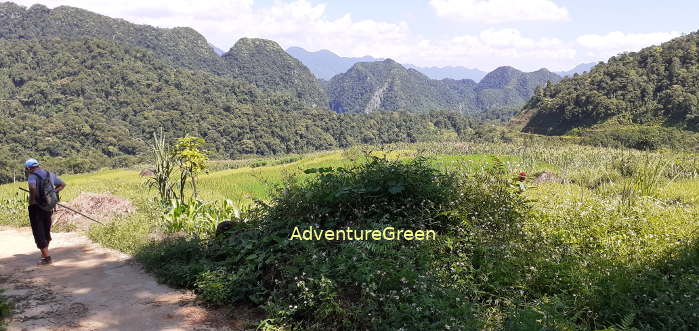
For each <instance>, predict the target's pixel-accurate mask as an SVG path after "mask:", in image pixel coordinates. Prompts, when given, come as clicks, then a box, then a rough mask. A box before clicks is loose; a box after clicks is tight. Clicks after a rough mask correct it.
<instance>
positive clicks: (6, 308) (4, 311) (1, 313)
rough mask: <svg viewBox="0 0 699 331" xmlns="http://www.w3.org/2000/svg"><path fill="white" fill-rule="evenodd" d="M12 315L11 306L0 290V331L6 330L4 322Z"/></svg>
mask: <svg viewBox="0 0 699 331" xmlns="http://www.w3.org/2000/svg"><path fill="white" fill-rule="evenodd" d="M11 313H12V304H10V302H9V301H8V300H7V298H5V297H4V296H3V293H2V290H0V331H4V330H6V328H5V320H6V319H7V318H8V317H10V314H11Z"/></svg>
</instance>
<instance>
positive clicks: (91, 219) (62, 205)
mask: <svg viewBox="0 0 699 331" xmlns="http://www.w3.org/2000/svg"><path fill="white" fill-rule="evenodd" d="M19 189H20V190H22V191H24V192H29V190H27V189H25V188H21V187H19ZM56 204H57V205H59V206H61V207H63V208H65V209H68V210H70V211H72V212H74V213H76V214H78V215H80V216H82V217H85V218H87V219H89V220H90V221H93V222H95V223H99V224H102V225H104V223H102V222H100V221H98V220H96V219H94V218H92V217H90V216H87V215H85V214H83V213H81V212H79V211H77V210H75V209H73V208H70V207H68V206H66V205H64V204H62V203H60V202H58V203H56Z"/></svg>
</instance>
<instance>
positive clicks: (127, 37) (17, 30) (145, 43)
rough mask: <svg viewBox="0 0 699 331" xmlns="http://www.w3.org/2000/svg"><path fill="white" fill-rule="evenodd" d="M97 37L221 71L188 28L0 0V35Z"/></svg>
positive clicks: (209, 50) (203, 43)
mask: <svg viewBox="0 0 699 331" xmlns="http://www.w3.org/2000/svg"><path fill="white" fill-rule="evenodd" d="M51 37H59V38H62V39H80V38H85V37H88V38H97V39H104V40H111V41H119V42H123V43H125V44H127V45H131V46H138V47H143V48H146V49H149V50H151V51H153V52H154V53H155V54H157V55H158V56H160V57H161V59H162V60H163V61H165V62H168V63H171V64H174V65H178V66H183V67H186V68H190V69H201V70H206V71H209V72H214V73H224V72H226V69H225V68H224V63H223V61H222V60H221V58H220V57H219V56H218V55H216V53H215V52H214V51H213V49H212V48H211V47H210V46H209V44H208V43H207V41H206V39H205V38H204V36H202V35H201V34H199V33H198V32H197V31H195V30H194V29H192V28H173V29H159V28H154V27H152V26H149V25H138V24H133V23H130V22H127V21H125V20H122V19H115V18H111V17H107V16H103V15H99V14H96V13H93V12H90V11H87V10H84V9H79V8H74V7H68V6H60V7H56V8H54V9H48V8H47V7H46V6H43V5H39V4H37V5H34V6H31V7H30V8H25V7H23V6H19V5H16V4H14V3H11V2H4V3H0V38H1V39H31V38H51Z"/></svg>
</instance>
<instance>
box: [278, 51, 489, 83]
mask: <svg viewBox="0 0 699 331" xmlns="http://www.w3.org/2000/svg"><path fill="white" fill-rule="evenodd" d="M286 52H287V53H289V54H290V55H291V56H293V57H295V58H297V59H299V60H300V61H301V62H303V64H305V65H306V66H307V67H308V69H310V70H311V72H313V74H314V75H315V76H316V77H318V78H320V79H325V80H330V79H331V78H333V76H335V75H338V74H341V73H344V72H346V71H347V70H349V69H350V68H351V67H352V66H353V65H354V64H355V63H359V62H375V61H383V60H385V59H382V58H374V57H371V56H363V57H343V56H339V55H337V54H335V53H333V52H331V51H328V50H325V49H323V50H320V51H316V52H309V51H307V50H305V49H303V48H301V47H289V48H287V50H286ZM404 66H405V67H406V68H408V69H415V70H417V71H419V72H421V73H423V74H424V75H426V76H427V77H429V78H432V79H446V78H451V79H456V80H460V79H471V80H474V81H476V82H477V81H479V80H481V78H483V76H485V74H486V73H485V72H483V71H480V70H478V69H472V68H465V67H457V66H448V67H419V66H415V65H412V64H406V65H404Z"/></svg>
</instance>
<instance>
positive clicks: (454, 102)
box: [328, 59, 560, 118]
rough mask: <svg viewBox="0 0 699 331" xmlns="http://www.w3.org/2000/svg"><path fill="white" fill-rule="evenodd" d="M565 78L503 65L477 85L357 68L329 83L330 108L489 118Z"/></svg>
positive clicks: (373, 66)
mask: <svg viewBox="0 0 699 331" xmlns="http://www.w3.org/2000/svg"><path fill="white" fill-rule="evenodd" d="M558 80H560V77H559V76H558V75H556V74H554V73H551V72H549V71H548V70H546V69H541V70H539V71H535V72H531V73H525V72H521V71H519V70H517V69H514V68H511V67H501V68H498V69H496V70H494V71H493V72H491V73H489V74H488V75H486V76H485V77H484V78H483V79H482V80H481V82H480V83H478V84H476V83H475V82H474V81H472V80H470V79H464V80H453V79H444V80H433V79H429V78H428V77H427V76H425V75H423V74H421V73H419V72H417V71H416V70H414V69H406V68H404V67H403V66H401V65H400V64H398V63H396V62H395V61H393V60H390V59H389V60H385V61H381V62H365V63H357V64H355V65H354V66H353V67H352V68H351V69H350V70H349V71H347V72H346V73H344V74H340V75H337V76H335V77H334V78H333V79H331V80H330V82H329V84H328V95H329V97H330V102H331V104H330V107H331V108H332V109H333V110H335V111H337V112H350V113H357V112H363V113H371V112H374V111H386V110H388V111H391V110H406V111H417V112H419V111H431V110H447V111H456V112H460V113H468V114H480V113H484V112H488V113H490V114H488V115H487V116H486V117H488V118H500V117H501V116H509V115H510V114H511V113H513V112H514V111H515V110H516V109H518V108H519V107H521V106H522V105H524V103H525V102H526V101H527V100H528V99H529V98H530V97H531V96H532V95H533V91H534V89H535V88H536V87H538V86H543V85H545V84H546V82H547V81H552V82H556V81H558Z"/></svg>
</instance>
